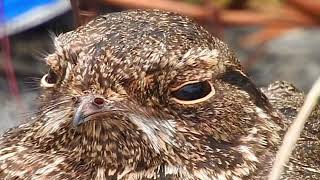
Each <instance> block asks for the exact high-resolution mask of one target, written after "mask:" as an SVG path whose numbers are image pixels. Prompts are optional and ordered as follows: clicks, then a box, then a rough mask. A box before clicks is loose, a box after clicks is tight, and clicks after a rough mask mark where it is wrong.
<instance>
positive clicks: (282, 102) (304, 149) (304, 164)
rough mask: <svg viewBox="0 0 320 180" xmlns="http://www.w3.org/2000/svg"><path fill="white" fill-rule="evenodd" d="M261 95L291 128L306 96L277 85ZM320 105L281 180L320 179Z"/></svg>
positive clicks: (315, 110)
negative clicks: (267, 99) (264, 96)
mask: <svg viewBox="0 0 320 180" xmlns="http://www.w3.org/2000/svg"><path fill="white" fill-rule="evenodd" d="M262 91H263V92H264V93H265V94H266V95H267V97H268V98H269V101H270V103H271V104H272V105H273V107H275V108H276V109H277V110H278V111H279V112H280V113H281V114H282V115H283V120H284V121H283V123H284V124H286V126H287V127H288V126H290V124H291V122H292V121H293V120H294V118H296V116H297V114H298V112H299V110H300V108H301V106H302V104H303V102H304V98H305V95H304V93H303V92H301V91H300V90H298V89H297V88H296V87H294V86H293V85H292V84H290V83H288V82H285V81H277V82H275V83H273V84H270V85H269V86H268V87H267V88H262ZM319 130H320V105H317V106H316V108H315V109H314V110H313V112H312V114H311V116H310V117H309V119H308V121H307V122H306V125H305V128H304V130H303V132H302V135H301V136H300V138H299V141H298V143H297V144H296V147H295V149H294V151H293V154H292V156H291V158H290V162H289V163H288V164H287V167H286V170H285V172H284V174H283V176H282V179H306V180H312V179H320V159H319V155H320V139H319V138H320V132H319Z"/></svg>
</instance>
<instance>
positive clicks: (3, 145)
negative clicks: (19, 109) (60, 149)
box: [0, 125, 88, 179]
mask: <svg viewBox="0 0 320 180" xmlns="http://www.w3.org/2000/svg"><path fill="white" fill-rule="evenodd" d="M28 134H30V135H28ZM28 136H30V137H32V133H31V131H30V130H29V129H28V127H23V125H22V126H20V127H19V128H14V129H11V130H9V131H7V132H6V133H5V134H4V135H3V136H2V137H1V139H0V179H79V177H81V178H80V179H87V176H88V174H86V173H85V172H88V170H87V169H86V168H87V167H85V166H83V167H82V166H79V162H75V160H73V159H71V158H69V157H68V155H67V154H62V153H55V152H54V151H53V150H51V149H45V148H43V147H42V146H41V144H37V143H33V142H32V140H27V139H28ZM75 167H77V168H75ZM82 176H83V177H82Z"/></svg>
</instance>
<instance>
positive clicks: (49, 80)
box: [41, 70, 58, 87]
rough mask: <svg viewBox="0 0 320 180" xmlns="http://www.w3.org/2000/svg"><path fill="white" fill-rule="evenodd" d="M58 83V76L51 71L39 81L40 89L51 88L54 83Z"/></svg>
mask: <svg viewBox="0 0 320 180" xmlns="http://www.w3.org/2000/svg"><path fill="white" fill-rule="evenodd" d="M57 81H58V76H57V74H56V73H55V72H53V71H52V70H49V72H48V73H47V74H45V75H44V76H43V77H42V79H41V86H42V87H53V86H54V84H55V83H57Z"/></svg>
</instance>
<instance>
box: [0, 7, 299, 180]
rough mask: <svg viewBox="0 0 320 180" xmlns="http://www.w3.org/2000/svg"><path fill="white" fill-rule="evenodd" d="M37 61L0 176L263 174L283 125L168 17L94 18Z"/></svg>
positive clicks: (212, 43)
mask: <svg viewBox="0 0 320 180" xmlns="http://www.w3.org/2000/svg"><path fill="white" fill-rule="evenodd" d="M46 62H47V64H48V66H49V69H50V70H49V73H48V74H47V75H45V76H44V78H43V79H42V81H41V85H42V86H43V95H42V96H41V102H42V106H41V108H40V109H39V112H38V113H37V116H36V117H34V118H33V119H32V121H31V122H28V123H26V124H23V125H20V126H19V127H17V128H14V129H11V130H9V131H8V132H6V133H5V134H4V135H3V137H2V139H1V144H0V177H1V178H7V179H14V178H21V179H31V178H35V179H37V178H38V179H133V180H134V179H219V180H223V179H265V178H266V176H267V173H268V171H269V170H270V166H271V164H272V162H273V159H274V157H275V153H276V151H277V147H278V146H279V144H280V142H281V136H282V135H283V133H284V131H285V128H286V127H287V124H288V123H289V122H288V123H287V122H285V123H284V122H283V121H284V119H285V116H284V115H283V114H281V112H280V111H281V109H280V108H278V107H277V108H278V109H280V111H277V110H275V109H274V108H273V107H272V106H271V105H270V103H269V102H268V100H267V98H266V96H265V95H264V94H263V93H262V92H261V91H260V90H259V89H257V88H256V87H255V85H254V84H253V83H252V82H251V81H250V79H249V78H248V77H247V76H246V75H245V74H244V73H243V70H242V68H241V66H240V64H239V61H238V60H237V59H236V58H235V56H234V55H233V53H232V52H231V51H230V50H229V49H228V47H227V46H226V45H225V44H224V43H222V42H221V41H219V40H218V39H216V38H214V37H212V36H211V35H210V34H209V33H208V32H207V31H206V30H204V29H203V28H201V27H199V26H198V25H196V24H194V23H192V22H191V21H190V20H188V19H187V18H185V17H181V16H179V15H176V14H174V13H165V12H159V11H128V12H121V13H113V14H107V15H104V16H100V17H98V18H96V19H95V20H93V21H91V22H89V23H88V24H87V25H85V26H83V27H80V28H78V29H76V30H75V31H71V32H68V33H65V34H62V35H60V36H58V37H57V38H56V39H55V52H54V53H52V54H50V55H48V56H47V57H46ZM266 91H268V90H266ZM270 92H271V91H270ZM275 105H277V104H276V103H275ZM293 116H295V115H293ZM288 173H291V172H288ZM292 177H296V176H295V175H293V176H292Z"/></svg>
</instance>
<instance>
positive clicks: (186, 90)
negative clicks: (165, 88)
mask: <svg viewBox="0 0 320 180" xmlns="http://www.w3.org/2000/svg"><path fill="white" fill-rule="evenodd" d="M214 93H215V91H214V89H213V87H212V85H211V84H210V83H209V82H208V81H202V82H188V83H184V84H182V85H181V86H179V87H178V88H174V89H173V91H172V93H171V95H172V96H173V98H174V100H175V101H177V102H179V103H182V104H194V103H199V102H202V101H205V100H207V99H208V98H210V97H211V96H212V95H214Z"/></svg>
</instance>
